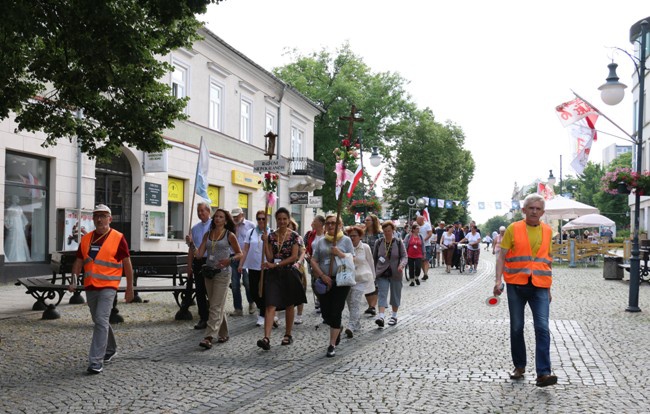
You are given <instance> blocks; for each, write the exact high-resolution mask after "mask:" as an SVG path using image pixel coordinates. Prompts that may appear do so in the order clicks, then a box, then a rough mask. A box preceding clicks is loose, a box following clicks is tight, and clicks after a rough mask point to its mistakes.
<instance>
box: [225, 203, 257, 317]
mask: <svg viewBox="0 0 650 414" xmlns="http://www.w3.org/2000/svg"><path fill="white" fill-rule="evenodd" d="M230 214H231V215H232V219H233V220H234V221H235V229H236V232H237V234H236V235H237V241H238V242H239V247H243V246H244V244H246V237H247V236H248V235H249V234H250V232H251V230H253V229H254V228H255V226H256V224H255V223H253V222H252V221H250V220H246V218H244V210H242V209H241V208H239V207H237V208H233V209H232V210H231V211H230ZM230 266H231V268H232V272H231V278H232V279H231V281H230V282H231V283H230V287H231V289H232V301H233V305H234V307H235V311H234V312H233V313H232V314H231V316H242V315H243V314H244V311H243V304H242V298H241V284H242V280H243V282H244V289H245V290H246V300H247V301H248V313H249V314H252V313H254V312H255V309H256V308H255V302H254V301H253V298H252V297H251V293H250V286H249V284H248V269H242V272H241V273H239V271H238V268H239V260H237V261H233V262H232V264H231V265H230Z"/></svg>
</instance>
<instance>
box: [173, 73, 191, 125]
mask: <svg viewBox="0 0 650 414" xmlns="http://www.w3.org/2000/svg"><path fill="white" fill-rule="evenodd" d="M172 65H173V67H174V70H173V72H172V96H174V97H175V98H179V99H181V98H185V97H186V96H187V93H188V90H189V76H188V74H189V69H188V68H187V67H186V66H183V65H181V64H180V63H178V62H173V63H172ZM184 112H185V113H187V107H185V110H184Z"/></svg>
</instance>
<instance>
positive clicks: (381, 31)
mask: <svg viewBox="0 0 650 414" xmlns="http://www.w3.org/2000/svg"><path fill="white" fill-rule="evenodd" d="M648 16H650V2H648V1H641V0H636V1H633V0H619V1H616V2H611V1H608V2H605V1H600V0H591V1H583V0H571V1H568V0H564V1H557V0H547V1H543V2H531V1H492V2H487V1H479V0H477V1H461V0H456V1H444V2H443V1H422V0H417V1H416V0H402V1H399V2H397V1H387V0H346V1H343V0H329V1H319V2H316V1H309V0H275V1H269V0H226V1H225V2H223V3H221V4H219V5H211V6H210V7H209V11H208V13H207V14H206V15H204V16H201V18H202V19H203V20H204V21H205V23H206V25H207V27H208V28H209V29H210V30H212V31H213V32H214V33H215V34H217V35H218V36H219V37H221V38H222V39H224V40H225V41H226V42H227V43H229V44H230V45H231V46H233V47H234V48H235V49H237V50H239V51H240V52H241V53H243V54H244V55H246V56H247V57H249V58H250V59H252V60H253V61H255V62H256V63H258V64H259V65H261V66H262V67H264V68H266V69H268V70H271V69H273V68H274V67H277V66H281V65H283V64H286V63H289V57H288V56H287V55H286V54H285V51H286V50H287V49H297V50H299V51H300V52H302V53H303V54H308V53H310V52H313V51H318V50H321V49H322V48H324V47H325V48H328V49H329V50H331V51H335V50H336V48H338V47H339V46H341V45H342V44H343V43H344V42H345V41H349V43H350V45H351V47H352V50H353V51H354V52H355V53H356V54H357V55H359V56H360V57H362V58H363V60H364V61H365V62H366V63H367V64H368V65H369V66H370V68H371V69H372V70H373V71H374V72H385V71H390V72H397V73H399V74H400V75H401V76H402V77H404V78H405V79H407V80H408V81H409V82H410V83H409V84H408V85H407V90H408V92H409V93H410V94H411V95H412V97H413V99H414V101H415V102H416V103H417V104H418V106H419V107H420V108H426V107H429V108H431V110H432V111H433V113H434V115H435V117H436V119H437V120H438V121H440V122H445V121H447V120H450V121H452V122H454V123H455V124H457V125H458V126H460V127H461V128H462V129H463V131H464V132H465V136H466V144H465V147H466V148H467V149H469V150H470V151H471V152H472V156H473V157H474V161H475V163H476V170H475V174H474V180H473V181H472V183H471V184H470V187H469V199H470V203H471V205H470V215H471V216H472V218H474V219H475V220H476V221H477V222H479V223H482V222H484V221H485V220H487V219H488V218H490V217H492V216H494V215H497V214H503V213H505V210H503V211H497V210H495V209H486V210H479V209H478V203H479V202H487V203H489V202H494V201H507V200H510V197H511V194H512V189H513V186H514V183H515V181H516V182H517V183H518V184H519V185H520V186H521V185H524V184H528V183H531V182H533V181H534V180H536V179H543V180H546V178H547V177H548V173H549V169H552V170H553V174H554V175H555V176H556V177H557V176H559V172H560V155H562V158H563V162H562V164H563V168H562V170H563V171H562V172H563V176H566V175H567V174H572V175H575V173H574V172H573V171H572V170H571V167H570V165H569V164H570V162H571V157H570V146H569V139H568V135H567V133H566V131H565V130H564V129H563V128H562V126H561V125H560V123H559V121H558V120H557V117H556V115H555V113H554V108H555V106H556V105H558V104H560V103H562V102H564V101H568V100H570V99H572V97H573V96H572V94H571V89H573V90H575V91H576V92H577V93H579V94H580V95H582V96H583V97H584V98H586V99H587V100H589V101H591V103H592V104H593V105H595V106H596V107H597V108H599V109H600V110H601V111H603V112H604V113H606V114H607V115H608V116H609V117H610V118H612V119H613V120H614V121H615V122H617V123H618V124H619V125H621V126H623V127H624V128H625V129H626V130H628V131H631V129H632V128H631V125H632V119H633V118H632V111H633V106H632V105H633V104H632V98H631V95H630V94H629V93H628V94H627V96H626V98H625V100H624V101H623V102H622V103H621V104H619V105H618V106H616V107H607V106H606V105H605V104H603V103H602V101H601V100H600V94H599V91H598V90H597V88H598V86H600V85H601V84H602V83H604V81H605V78H606V77H607V73H608V72H607V64H608V63H610V61H611V60H612V58H613V59H614V60H615V61H616V62H617V63H618V64H619V72H618V74H619V76H620V78H621V82H623V83H625V84H627V85H628V86H631V84H632V81H631V77H632V71H633V66H632V62H631V60H630V59H629V58H628V57H627V56H625V55H624V54H622V53H620V52H616V51H614V50H613V49H611V47H613V46H617V47H620V48H623V49H625V50H627V51H629V52H632V51H633V50H634V49H633V46H632V45H631V44H630V42H629V29H630V26H631V25H632V24H634V23H635V22H637V21H638V20H640V19H642V18H645V17H648ZM628 91H629V88H628ZM596 127H597V128H598V129H602V130H603V131H606V132H610V133H614V134H617V135H620V133H618V132H617V131H616V129H615V128H614V127H612V126H611V125H609V124H608V122H607V121H606V120H605V119H603V118H602V117H601V119H599V120H598V123H597V124H596ZM612 143H618V144H620V145H625V144H627V142H626V141H623V140H621V139H617V138H613V137H611V136H608V135H605V134H603V133H601V134H599V137H598V141H597V142H596V143H595V144H594V146H593V147H592V158H591V159H592V160H593V161H597V162H600V160H601V158H602V150H603V149H604V148H605V147H606V146H608V145H610V144H612ZM365 165H366V164H365V163H364V166H365ZM375 171H376V170H373V169H372V168H370V169H369V174H370V175H371V176H374V172H375ZM421 195H422V196H432V197H436V196H437V195H436V194H421Z"/></svg>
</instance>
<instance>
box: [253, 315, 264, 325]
mask: <svg viewBox="0 0 650 414" xmlns="http://www.w3.org/2000/svg"><path fill="white" fill-rule="evenodd" d="M255 325H257V326H264V316H258V317H257V323H255Z"/></svg>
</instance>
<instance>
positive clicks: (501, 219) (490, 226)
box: [479, 215, 512, 236]
mask: <svg viewBox="0 0 650 414" xmlns="http://www.w3.org/2000/svg"><path fill="white" fill-rule="evenodd" d="M511 222H512V220H508V219H507V218H506V216H505V215H503V216H494V217H492V218H490V219H488V221H486V222H485V223H484V224H481V225H479V228H480V229H481V231H482V232H483V233H485V234H484V235H488V234H489V235H490V236H491V235H492V232H493V231H497V232H498V231H499V227H501V226H504V227H508V225H509V224H510V223H511Z"/></svg>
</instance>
